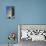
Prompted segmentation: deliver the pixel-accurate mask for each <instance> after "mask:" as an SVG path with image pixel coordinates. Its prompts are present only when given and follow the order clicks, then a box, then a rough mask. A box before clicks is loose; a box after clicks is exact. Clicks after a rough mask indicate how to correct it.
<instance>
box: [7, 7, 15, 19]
mask: <svg viewBox="0 0 46 46" xmlns="http://www.w3.org/2000/svg"><path fill="white" fill-rule="evenodd" d="M6 12H7V16H8V19H13V18H15V8H14V6H7V7H6Z"/></svg>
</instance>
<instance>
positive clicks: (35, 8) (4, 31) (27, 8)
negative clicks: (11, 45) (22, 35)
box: [0, 0, 46, 44]
mask: <svg viewBox="0 0 46 46" xmlns="http://www.w3.org/2000/svg"><path fill="white" fill-rule="evenodd" d="M12 5H14V6H15V19H13V20H9V19H7V15H6V7H7V6H12ZM18 24H46V0H0V44H7V43H8V39H7V37H8V34H9V32H16V34H17V32H18V30H17V25H18ZM16 43H17V39H16Z"/></svg>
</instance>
